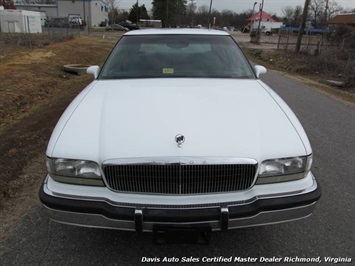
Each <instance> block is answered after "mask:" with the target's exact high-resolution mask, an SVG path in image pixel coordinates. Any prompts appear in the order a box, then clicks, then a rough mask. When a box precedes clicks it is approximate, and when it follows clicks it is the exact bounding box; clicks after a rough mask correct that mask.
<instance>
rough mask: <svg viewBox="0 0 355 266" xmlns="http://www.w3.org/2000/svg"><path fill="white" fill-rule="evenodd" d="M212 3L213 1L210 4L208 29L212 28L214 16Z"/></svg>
mask: <svg viewBox="0 0 355 266" xmlns="http://www.w3.org/2000/svg"><path fill="white" fill-rule="evenodd" d="M212 2H213V0H211V2H210V11H209V12H208V28H209V29H210V28H211V14H212Z"/></svg>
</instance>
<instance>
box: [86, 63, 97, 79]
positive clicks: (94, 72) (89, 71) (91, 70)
mask: <svg viewBox="0 0 355 266" xmlns="http://www.w3.org/2000/svg"><path fill="white" fill-rule="evenodd" d="M99 73H100V67H99V66H91V67H88V69H86V74H89V75H94V79H97V77H98V76H99Z"/></svg>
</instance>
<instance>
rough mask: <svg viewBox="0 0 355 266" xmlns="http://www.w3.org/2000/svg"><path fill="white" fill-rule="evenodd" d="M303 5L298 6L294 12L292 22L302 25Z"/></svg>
mask: <svg viewBox="0 0 355 266" xmlns="http://www.w3.org/2000/svg"><path fill="white" fill-rule="evenodd" d="M302 13H303V7H302V6H296V7H295V9H294V12H293V17H292V22H293V23H294V24H296V25H300V24H301V22H302Z"/></svg>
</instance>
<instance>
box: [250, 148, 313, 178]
mask: <svg viewBox="0 0 355 266" xmlns="http://www.w3.org/2000/svg"><path fill="white" fill-rule="evenodd" d="M311 166H312V155H309V156H302V157H292V158H282V159H273V160H266V161H263V162H262V163H261V165H260V170H259V176H258V180H257V181H256V184H257V185H260V184H268V183H277V182H285V181H292V180H297V179H301V178H304V177H305V176H306V175H307V174H308V172H309V171H310V169H311Z"/></svg>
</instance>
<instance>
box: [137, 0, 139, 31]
mask: <svg viewBox="0 0 355 266" xmlns="http://www.w3.org/2000/svg"><path fill="white" fill-rule="evenodd" d="M137 25H139V4H138V0H137Z"/></svg>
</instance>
